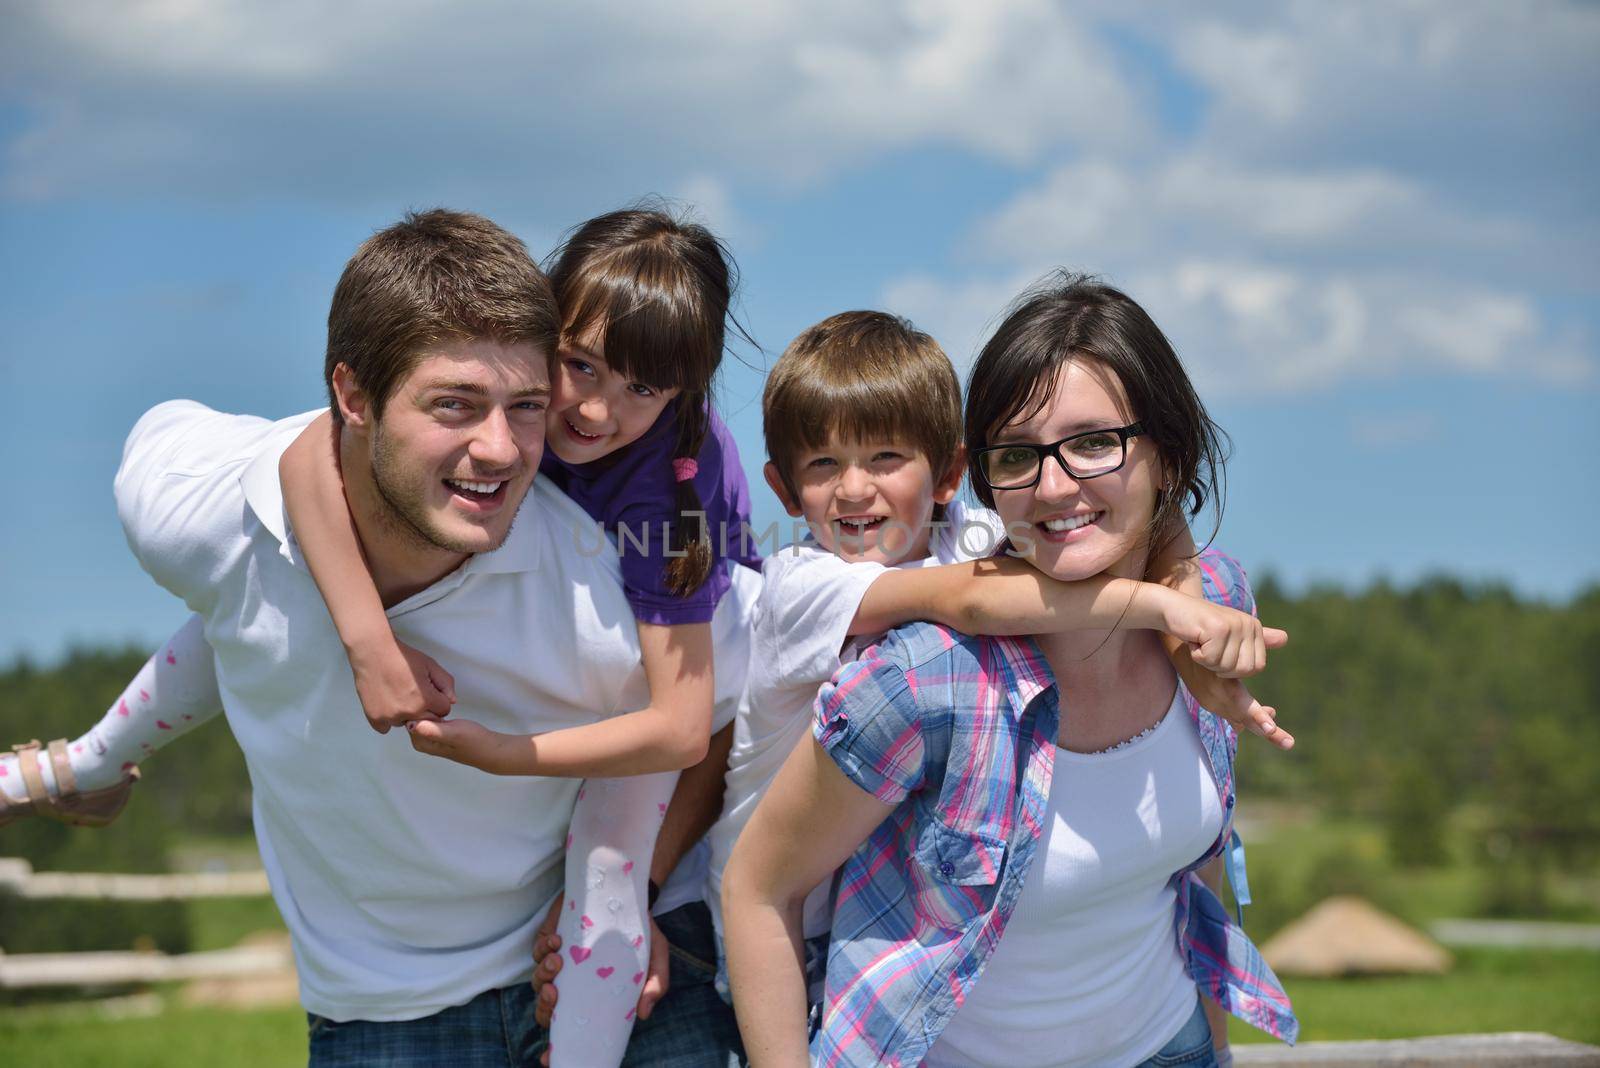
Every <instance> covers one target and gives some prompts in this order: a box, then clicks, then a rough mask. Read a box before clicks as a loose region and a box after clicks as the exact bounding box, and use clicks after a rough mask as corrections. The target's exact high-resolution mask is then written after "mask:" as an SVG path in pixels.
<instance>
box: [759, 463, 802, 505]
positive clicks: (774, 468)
mask: <svg viewBox="0 0 1600 1068" xmlns="http://www.w3.org/2000/svg"><path fill="white" fill-rule="evenodd" d="M761 473H762V474H763V475H766V476H767V485H768V486H770V487H771V488H772V492H773V494H774V495H775V496H776V497H777V498H778V503H779V504H781V505H783V510H784V511H785V512H788V513H789V514H790V515H791V516H793V517H795V518H798V517H799V516H800V502H799V501H797V500H795V498H794V494H792V493H790V492H789V487H788V486H787V485H785V484H784V481H783V475H782V474H781V473H780V472H779V471H778V465H777V464H775V463H773V462H772V461H771V460H768V461H767V463H766V466H765V467H763V468H762V469H761Z"/></svg>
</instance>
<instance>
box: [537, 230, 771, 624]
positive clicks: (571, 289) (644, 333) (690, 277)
mask: <svg viewBox="0 0 1600 1068" xmlns="http://www.w3.org/2000/svg"><path fill="white" fill-rule="evenodd" d="M546 270H547V271H548V272H549V275H550V283H551V285H552V286H553V287H554V289H555V297H556V304H557V306H558V307H559V308H560V309H561V340H562V341H563V342H568V343H572V342H577V341H580V340H590V341H592V340H595V332H597V331H598V333H599V340H600V341H601V344H602V347H603V349H604V352H605V361H606V364H607V365H608V366H609V367H610V368H611V370H612V371H613V372H615V373H617V374H619V375H623V376H625V377H627V378H630V379H632V380H634V381H636V382H641V383H643V384H645V385H647V386H650V387H652V388H654V389H674V388H676V389H679V390H682V392H681V393H680V394H679V395H678V397H677V399H676V400H675V401H674V402H673V403H674V404H675V405H676V406H677V423H678V439H677V444H676V445H675V446H674V448H673V452H672V455H673V458H674V459H695V458H696V457H698V456H699V455H700V449H701V447H702V446H703V445H704V444H705V438H706V433H707V431H708V429H709V423H708V414H707V407H706V406H707V403H708V400H709V396H710V392H711V384H712V380H713V379H714V378H715V377H716V373H717V368H718V366H720V364H721V363H722V353H723V348H724V340H725V329H724V324H725V323H726V322H727V321H728V306H729V304H730V303H731V302H732V300H733V294H734V291H735V289H737V288H738V269H737V268H736V267H735V266H734V264H733V257H732V255H731V254H730V253H729V252H728V249H727V247H726V246H724V245H723V243H722V242H721V241H719V240H718V239H717V238H716V236H715V235H713V234H712V233H711V231H709V230H707V229H706V228H705V227H704V226H701V225H699V224H698V223H693V222H689V221H687V220H684V219H679V218H677V217H675V216H674V215H672V214H671V213H669V212H668V211H667V210H666V208H665V206H664V205H659V204H656V203H650V202H646V203H642V204H640V205H638V206H636V207H632V208H624V209H623V210H621V211H613V212H608V213H606V214H605V215H597V216H596V217H594V218H593V219H590V220H589V221H588V222H586V223H583V224H582V225H580V226H578V227H577V228H576V229H574V230H573V231H572V232H571V233H569V234H568V235H567V237H566V239H565V240H564V241H562V243H561V245H560V246H559V247H558V248H557V249H556V250H555V251H554V252H553V253H551V254H550V259H549V261H548V266H547V267H546ZM734 329H735V330H736V331H737V332H738V334H739V336H741V337H743V338H744V339H745V340H746V341H751V339H750V335H749V333H748V331H746V330H745V329H744V328H743V327H742V326H740V325H739V323H738V322H737V321H735V322H734ZM751 344H754V342H753V341H751ZM676 486H677V488H676V493H677V499H676V501H675V503H676V505H677V509H678V518H677V521H676V522H674V523H673V524H672V539H671V548H672V559H671V560H670V561H669V562H668V564H667V571H666V578H667V586H668V588H669V589H671V590H672V591H673V592H674V593H675V594H677V595H678V596H680V597H682V596H687V595H688V594H690V593H693V592H694V591H695V590H697V589H699V588H700V586H701V585H702V584H703V583H704V582H705V580H706V577H707V576H708V575H709V574H710V573H711V564H712V554H711V539H710V533H709V532H708V531H707V530H706V524H705V518H704V513H703V509H702V506H701V503H700V495H699V494H698V493H697V492H696V491H695V488H694V482H693V481H692V480H689V481H682V482H678V483H677V484H676Z"/></svg>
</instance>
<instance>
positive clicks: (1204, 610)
mask: <svg viewBox="0 0 1600 1068" xmlns="http://www.w3.org/2000/svg"><path fill="white" fill-rule="evenodd" d="M1162 616H1163V617H1164V619H1165V621H1166V625H1165V626H1164V627H1163V628H1162V629H1163V630H1165V631H1166V633H1168V634H1170V635H1172V636H1173V637H1174V638H1177V639H1179V640H1180V641H1183V642H1186V643H1187V644H1188V645H1189V652H1190V655H1191V656H1192V657H1193V659H1194V662H1195V663H1196V664H1198V665H1199V666H1200V667H1203V668H1205V669H1206V670H1208V671H1211V672H1214V673H1215V674H1217V675H1219V676H1221V677H1222V678H1224V679H1237V678H1245V677H1247V676H1250V675H1256V674H1259V673H1260V672H1261V671H1263V670H1264V669H1265V668H1266V666H1267V650H1268V649H1281V648H1283V647H1284V646H1285V645H1287V644H1288V643H1289V634H1288V632H1287V631H1282V630H1278V629H1277V628H1276V627H1263V626H1262V625H1261V621H1260V620H1259V619H1257V618H1256V617H1255V616H1253V615H1251V614H1250V613H1248V612H1240V611H1238V610H1236V609H1233V608H1225V607H1223V606H1222V605H1219V604H1213V603H1212V602H1210V601H1207V600H1204V599H1202V598H1199V597H1189V596H1186V595H1184V594H1181V593H1177V592H1176V591H1174V592H1173V593H1171V594H1169V595H1167V596H1165V597H1164V598H1163V603H1162ZM1185 681H1187V680H1185ZM1203 703H1204V702H1202V704H1203ZM1207 707H1208V708H1209V707H1210V706H1207Z"/></svg>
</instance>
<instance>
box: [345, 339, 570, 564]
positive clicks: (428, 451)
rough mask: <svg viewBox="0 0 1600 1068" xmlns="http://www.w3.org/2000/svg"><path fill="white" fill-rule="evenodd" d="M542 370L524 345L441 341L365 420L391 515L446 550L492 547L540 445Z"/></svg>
mask: <svg viewBox="0 0 1600 1068" xmlns="http://www.w3.org/2000/svg"><path fill="white" fill-rule="evenodd" d="M549 402H550V375H549V369H548V365H547V361H546V359H545V355H544V353H543V352H541V351H540V350H539V349H538V348H537V347H536V346H535V345H533V344H532V343H530V342H518V343H515V344H502V343H500V342H497V341H492V340H486V339H482V338H468V339H460V340H455V341H448V342H445V343H442V344H440V345H438V346H437V347H435V348H434V349H432V350H431V351H430V352H428V353H427V354H426V355H424V356H423V357H422V359H421V360H420V361H419V362H418V363H417V365H416V367H415V368H413V369H412V371H411V372H410V374H408V375H406V377H405V378H404V379H403V380H402V381H401V383H400V385H399V386H398V387H397V388H396V389H395V391H394V393H393V394H392V395H391V396H390V397H389V399H388V401H387V403H386V404H385V405H384V410H383V416H382V417H381V418H380V419H379V420H378V421H377V423H376V424H375V425H374V426H373V427H372V432H371V435H370V449H371V461H372V477H373V482H374V484H375V487H376V489H377V492H378V495H379V496H380V497H381V498H382V500H383V502H384V503H385V505H386V506H387V510H388V511H389V512H390V513H391V517H392V518H393V519H396V520H398V521H399V522H400V523H401V524H402V525H404V526H406V527H409V528H410V529H411V531H412V532H413V533H414V534H415V535H416V536H417V537H419V538H420V539H421V540H423V541H424V542H426V543H428V544H429V545H432V546H435V547H437V548H440V549H445V550H447V551H450V552H455V553H481V552H488V551H490V550H492V549H496V548H499V546H500V545H501V543H502V542H504V541H505V539H506V536H507V535H508V534H509V533H510V531H511V522H512V520H513V519H514V518H515V517H516V514H517V509H518V507H520V506H521V504H522V499H523V497H525V496H526V495H527V492H528V488H529V486H531V485H532V483H533V478H534V475H535V474H536V473H537V472H538V470H539V458H540V456H541V455H542V454H543V451H544V430H545V411H546V409H547V407H548V406H549Z"/></svg>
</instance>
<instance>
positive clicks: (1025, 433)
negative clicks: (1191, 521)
mask: <svg viewBox="0 0 1600 1068" xmlns="http://www.w3.org/2000/svg"><path fill="white" fill-rule="evenodd" d="M1136 419H1137V416H1136V415H1135V414H1134V412H1133V410H1132V408H1131V407H1130V406H1129V404H1128V397H1127V394H1126V393H1125V392H1124V390H1123V388H1122V382H1121V380H1120V379H1118V378H1117V376H1116V374H1115V372H1113V371H1112V370H1111V369H1110V368H1108V367H1106V366H1105V365H1104V364H1102V363H1100V362H1098V361H1095V360H1073V361H1072V362H1070V363H1068V364H1065V365H1064V366H1062V367H1061V369H1060V370H1059V371H1057V372H1056V383H1055V395H1054V396H1053V397H1052V398H1051V401H1050V403H1049V404H1048V405H1046V406H1045V408H1044V409H1043V410H1042V411H1040V412H1038V413H1037V414H1035V415H1033V416H1032V417H1030V418H1028V419H1025V420H1020V421H1016V422H1012V423H1008V424H1007V425H1005V426H1003V427H1001V428H1000V429H999V430H998V431H996V432H995V433H993V434H991V435H990V438H989V442H988V444H989V445H1010V444H1018V443H1026V444H1033V445H1048V444H1050V443H1051V442H1055V441H1060V440H1061V439H1062V438H1066V437H1070V436H1072V435H1074V434H1081V433H1084V432H1085V431H1090V430H1106V429H1110V428H1113V427H1122V426H1127V425H1128V424H1130V423H1133V422H1134V421H1135V420H1136ZM1127 448H1128V452H1127V461H1126V462H1125V463H1124V464H1123V465H1122V467H1121V468H1120V469H1118V470H1116V471H1113V472H1111V473H1110V474H1108V475H1101V476H1099V477H1097V478H1091V479H1082V480H1080V479H1076V478H1074V477H1073V476H1072V475H1070V474H1068V473H1067V472H1066V470H1065V468H1063V467H1062V466H1061V464H1060V462H1058V461H1057V460H1056V459H1055V458H1054V457H1051V458H1049V459H1047V460H1045V462H1044V467H1043V469H1042V470H1041V471H1040V473H1039V481H1038V483H1037V484H1035V485H1034V486H1031V487H1029V488H1027V489H1011V490H995V491H994V503H995V510H996V511H998V512H999V513H1000V518H1001V519H1002V520H1003V521H1004V522H1005V527H1006V531H1007V532H1008V533H1009V534H1010V535H1011V538H1012V542H1013V545H1014V547H1015V549H1016V550H1017V551H1018V552H1020V553H1022V554H1023V555H1024V556H1025V557H1027V558H1028V559H1029V560H1030V561H1031V562H1032V563H1033V565H1034V566H1035V567H1037V568H1038V569H1039V570H1040V571H1043V572H1044V573H1045V574H1047V575H1050V576H1051V577H1053V578H1058V579H1062V580H1063V581H1069V582H1070V581H1073V580H1076V579H1083V578H1090V577H1092V576H1094V575H1098V574H1100V573H1101V572H1111V573H1112V574H1116V575H1121V576H1124V577H1128V578H1143V577H1144V569H1145V556H1146V545H1145V541H1146V535H1147V533H1148V530H1149V526H1150V520H1151V517H1152V516H1153V515H1154V513H1155V506H1156V490H1157V489H1159V488H1160V485H1161V480H1162V471H1161V464H1160V460H1159V457H1158V455H1157V453H1156V449H1155V446H1154V445H1153V444H1152V443H1151V442H1150V439H1149V438H1147V437H1145V436H1144V435H1139V436H1137V437H1132V438H1129V439H1128V446H1127Z"/></svg>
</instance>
